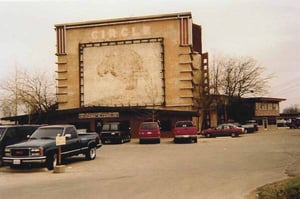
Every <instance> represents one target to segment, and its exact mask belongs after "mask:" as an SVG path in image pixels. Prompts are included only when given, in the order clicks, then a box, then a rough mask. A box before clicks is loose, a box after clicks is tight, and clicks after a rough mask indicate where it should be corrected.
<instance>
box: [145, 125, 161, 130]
mask: <svg viewBox="0 0 300 199" xmlns="http://www.w3.org/2000/svg"><path fill="white" fill-rule="evenodd" d="M157 128H158V127H157V125H156V124H142V126H141V129H142V130H152V129H157Z"/></svg>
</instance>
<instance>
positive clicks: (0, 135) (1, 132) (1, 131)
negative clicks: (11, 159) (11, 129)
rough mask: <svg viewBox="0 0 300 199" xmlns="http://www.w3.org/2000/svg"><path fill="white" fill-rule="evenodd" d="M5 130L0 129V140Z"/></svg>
mask: <svg viewBox="0 0 300 199" xmlns="http://www.w3.org/2000/svg"><path fill="white" fill-rule="evenodd" d="M5 130H6V128H0V140H1V138H2V135H4V132H5Z"/></svg>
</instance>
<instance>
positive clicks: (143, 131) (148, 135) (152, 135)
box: [139, 122, 160, 144]
mask: <svg viewBox="0 0 300 199" xmlns="http://www.w3.org/2000/svg"><path fill="white" fill-rule="evenodd" d="M139 137H140V144H142V143H143V142H144V141H147V140H154V141H156V142H157V143H160V127H159V125H158V123H157V122H142V123H141V125H140V128H139Z"/></svg>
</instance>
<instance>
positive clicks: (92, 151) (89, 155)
mask: <svg viewBox="0 0 300 199" xmlns="http://www.w3.org/2000/svg"><path fill="white" fill-rule="evenodd" d="M96 151H97V148H96V147H89V149H88V151H87V152H86V153H85V159H87V160H94V159H95V158H96V156H97V152H96Z"/></svg>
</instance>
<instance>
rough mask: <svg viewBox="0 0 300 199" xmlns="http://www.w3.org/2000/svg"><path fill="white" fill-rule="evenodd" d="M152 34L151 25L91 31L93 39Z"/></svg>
mask: <svg viewBox="0 0 300 199" xmlns="http://www.w3.org/2000/svg"><path fill="white" fill-rule="evenodd" d="M150 34H151V27H150V26H141V27H124V28H121V29H117V28H110V29H107V30H94V31H92V32H91V38H92V39H93V40H107V39H116V38H127V37H130V36H132V37H141V36H149V35H150Z"/></svg>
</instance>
